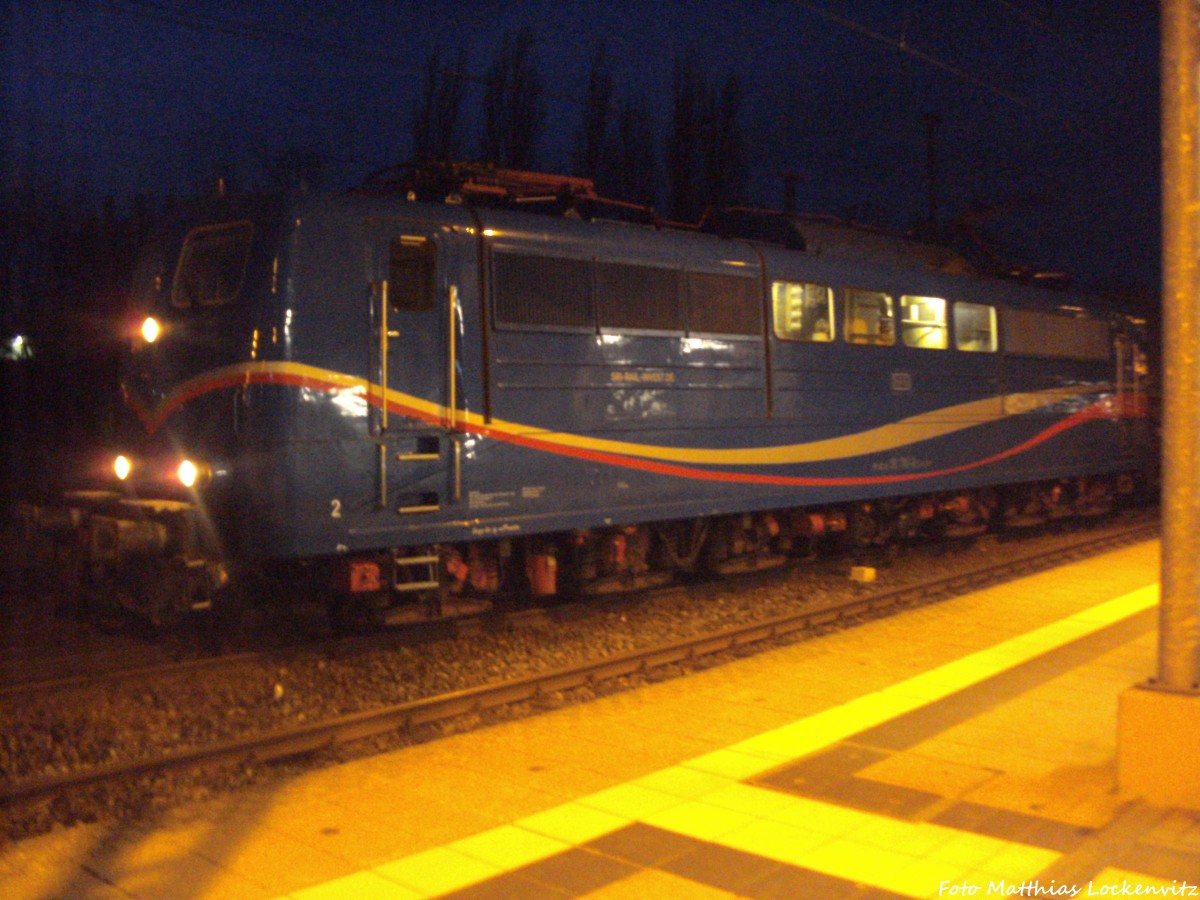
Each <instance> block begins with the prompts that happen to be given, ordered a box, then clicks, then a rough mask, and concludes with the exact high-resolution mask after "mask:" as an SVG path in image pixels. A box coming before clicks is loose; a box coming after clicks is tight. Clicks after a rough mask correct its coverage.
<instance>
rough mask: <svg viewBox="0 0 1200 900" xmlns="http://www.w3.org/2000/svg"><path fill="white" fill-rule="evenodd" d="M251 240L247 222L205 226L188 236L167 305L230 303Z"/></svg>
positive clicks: (238, 286) (241, 276)
mask: <svg viewBox="0 0 1200 900" xmlns="http://www.w3.org/2000/svg"><path fill="white" fill-rule="evenodd" d="M253 237H254V225H253V224H252V223H250V222H230V223H228V224H225V225H208V226H205V227H203V228H197V229H195V230H194V231H192V232H191V233H190V234H188V236H187V237H186V238H185V239H184V241H183V249H182V250H181V251H180V253H179V264H178V265H177V266H176V268H175V279H174V281H173V282H172V285H171V305H172V306H176V307H179V308H181V309H186V308H188V307H192V306H221V305H222V304H225V303H229V302H231V301H232V300H233V299H234V298H235V297H236V296H237V295H238V291H240V290H241V289H242V281H243V280H244V279H245V277H246V262H247V260H249V258H250V241H251V240H252V239H253Z"/></svg>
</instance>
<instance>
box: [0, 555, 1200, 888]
mask: <svg viewBox="0 0 1200 900" xmlns="http://www.w3.org/2000/svg"><path fill="white" fill-rule="evenodd" d="M1157 577H1158V544H1157V543H1156V542H1146V543H1142V544H1137V545H1134V546H1130V547H1127V548H1124V549H1121V550H1118V551H1114V552H1112V553H1108V554H1105V555H1104V556H1101V557H1096V558H1093V559H1090V560H1087V561H1083V562H1078V563H1074V564H1071V565H1068V566H1065V567H1063V568H1060V569H1056V570H1054V571H1050V572H1044V573H1041V574H1037V575H1033V576H1030V577H1026V578H1022V579H1019V580H1017V581H1014V582H1010V583H1008V584H1005V585H1003V586H998V587H994V588H989V589H987V590H982V591H979V592H976V593H973V594H969V595H966V596H963V597H959V598H956V599H953V600H948V601H945V602H941V603H938V604H935V605H930V606H927V607H922V608H919V609H913V610H908V611H905V612H903V613H901V614H898V615H895V616H892V617H889V618H885V619H880V620H876V621H872V622H868V623H866V624H864V625H862V626H860V627H856V628H853V629H849V630H845V631H838V632H835V633H831V634H828V635H826V636H823V637H818V638H814V639H811V640H807V641H804V642H801V643H797V644H794V645H790V646H787V647H783V648H780V649H775V650H771V651H769V652H765V653H762V654H759V655H756V656H753V657H748V658H746V659H743V660H739V661H737V662H733V663H730V664H727V665H722V666H719V667H714V668H711V669H707V670H704V671H701V672H697V673H694V674H691V675H688V676H687V677H683V678H678V679H674V680H671V681H665V682H661V683H658V684H654V685H651V686H648V687H645V688H642V689H638V690H636V691H631V692H628V693H623V694H617V695H612V696H608V697H606V698H602V699H598V700H595V701H593V702H591V703H586V704H582V705H576V706H571V707H568V708H563V709H560V710H556V711H552V712H547V713H544V714H542V715H539V716H536V717H533V718H528V719H523V720H520V721H514V722H509V723H505V724H501V725H496V726H492V727H489V728H484V729H482V730H479V731H475V732H472V733H469V734H462V735H457V736H453V737H448V738H446V739H443V740H439V741H435V742H432V743H428V744H424V745H420V746H414V747H410V748H406V749H403V750H399V751H395V752H391V753H386V754H382V755H379V756H374V757H370V758H365V759H361V760H357V761H354V762H350V763H346V764H344V765H340V766H337V767H332V768H328V769H325V770H321V771H314V772H311V773H307V774H304V775H302V776H299V777H296V778H294V779H290V780H286V781H281V782H278V783H274V784H270V785H264V786H258V787H255V788H252V789H247V790H242V791H237V792H231V793H230V794H228V795H227V796H225V797H222V798H220V799H218V800H214V801H207V802H204V803H201V804H197V805H194V806H187V807H184V808H179V809H174V810H171V811H169V812H165V813H163V814H161V815H158V816H156V817H154V818H153V819H148V820H146V821H143V822H139V823H135V824H133V825H124V826H120V827H117V826H101V825H95V826H85V827H79V828H73V829H63V830H60V831H56V832H54V833H51V834H48V835H45V836H42V837H38V838H34V839H31V840H28V841H24V842H21V843H19V844H12V845H9V846H7V847H4V848H3V850H2V851H0V895H3V896H5V897H9V898H15V897H20V898H26V897H28V898H33V897H37V898H43V897H64V898H75V897H88V898H91V897H96V898H127V897H138V898H154V900H160V898H172V897H177V898H201V897H203V898H210V897H219V898H225V897H230V898H233V897H236V898H271V897H288V898H295V900H331V898H356V900H357V898H416V897H435V896H451V897H456V898H519V900H525V898H562V897H588V898H605V900H613V898H720V897H752V898H818V900H825V898H829V900H837V898H886V897H956V898H963V897H976V898H982V897H999V896H1007V897H1013V896H1026V897H1035V896H1039V897H1051V896H1054V897H1058V896H1091V897H1096V896H1108V897H1127V896H1156V895H1157V896H1195V895H1197V894H1198V893H1200V892H1198V891H1195V889H1194V888H1195V885H1197V884H1198V883H1200V813H1195V812H1189V811H1185V810H1178V809H1169V808H1162V807H1153V806H1149V805H1147V804H1145V803H1142V802H1135V801H1126V800H1123V799H1122V798H1121V797H1120V796H1119V795H1118V793H1117V791H1116V769H1115V759H1116V733H1117V725H1116V710H1117V697H1118V695H1119V694H1120V693H1121V692H1122V691H1124V690H1125V689H1126V688H1129V687H1131V686H1132V685H1135V684H1138V683H1140V682H1143V681H1145V680H1146V678H1147V677H1148V676H1150V675H1151V674H1152V673H1153V671H1154V669H1155V664H1156V663H1155V660H1156V653H1157V636H1156V629H1155V626H1156V604H1157V600H1158V588H1157V584H1156V579H1157Z"/></svg>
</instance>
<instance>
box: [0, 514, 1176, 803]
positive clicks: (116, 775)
mask: <svg viewBox="0 0 1200 900" xmlns="http://www.w3.org/2000/svg"><path fill="white" fill-rule="evenodd" d="M1156 534H1157V524H1143V525H1138V526H1135V527H1133V528H1131V529H1129V530H1127V531H1123V532H1121V533H1118V534H1115V535H1114V534H1109V535H1105V536H1103V537H1101V538H1096V539H1093V540H1090V541H1082V542H1079V543H1077V544H1073V545H1070V546H1067V547H1060V548H1057V549H1054V550H1049V551H1044V552H1041V553H1038V554H1034V555H1032V556H1030V557H1027V558H1024V559H1020V560H1016V561H1012V562H1005V563H1000V564H996V565H990V566H986V567H983V568H981V569H978V570H975V571H972V572H968V573H959V574H955V575H952V576H949V577H946V578H943V579H938V580H937V581H934V582H929V583H924V584H918V585H910V586H906V587H901V588H896V589H893V590H888V591H882V592H879V593H873V594H870V595H869V596H865V597H859V598H855V599H852V600H850V601H848V602H847V601H842V602H835V603H830V604H828V605H826V606H822V607H817V608H809V609H805V610H798V611H796V612H791V613H787V614H784V615H780V616H776V617H774V618H771V619H767V620H764V621H761V622H756V623H753V624H749V625H739V626H732V627H729V628H726V629H723V630H721V631H718V632H713V633H711V634H707V635H700V636H697V637H691V638H687V639H683V640H679V641H674V642H670V643H667V644H660V645H657V646H653V647H648V648H642V649H638V650H631V651H628V652H626V653H622V654H618V655H616V656H610V657H606V658H604V659H600V660H594V661H590V662H585V663H581V664H578V665H573V666H568V667H563V668H559V669H554V670H550V671H547V672H542V673H537V674H533V675H528V676H525V677H522V678H518V679H513V680H510V681H504V682H499V683H490V684H483V685H478V686H475V687H470V688H465V689H463V690H460V691H455V692H453V693H450V694H442V695H438V696H434V697H427V698H423V699H419V700H413V701H408V702H406V703H401V704H397V705H394V706H387V707H381V708H379V709H374V710H365V711H362V712H357V713H352V714H349V715H345V716H339V717H336V718H332V719H326V720H323V721H320V722H316V723H312V724H308V725H304V726H299V727H295V728H289V729H285V730H279V731H274V732H268V733H266V734H257V735H251V736H247V737H244V738H237V739H234V740H229V741H225V742H220V743H217V744H213V745H209V746H205V747H196V748H188V749H181V750H177V751H170V752H167V753H164V754H163V755H161V756H160V757H157V758H146V759H140V760H131V761H128V762H123V763H114V764H112V765H108V766H99V767H95V768H91V769H86V770H82V771H79V772H73V773H70V774H67V775H52V776H44V777H40V778H34V779H29V780H26V781H22V782H19V783H17V784H11V785H7V786H4V787H2V788H0V806H13V805H16V804H19V803H24V802H29V801H33V800H37V799H41V798H45V797H49V796H53V795H56V794H62V793H64V792H67V791H72V790H78V789H81V788H86V787H91V786H96V785H100V784H109V783H116V782H122V781H125V780H127V779H130V778H136V777H140V776H145V775H152V774H165V773H167V772H170V771H182V770H186V769H194V768H208V767H212V768H215V767H217V766H221V765H229V764H235V763H247V762H250V763H260V764H261V763H267V762H273V761H277V760H282V759H286V758H289V757H295V756H300V755H304V754H310V753H313V752H317V751H321V750H328V749H332V748H334V747H337V746H338V745H341V744H346V743H350V742H352V741H356V740H361V739H364V738H368V737H375V736H378V735H381V734H385V733H388V732H393V731H397V730H399V729H411V728H413V727H416V726H419V725H424V724H429V723H434V722H441V721H446V720H449V719H453V718H456V717H458V716H463V715H469V714H479V713H482V712H486V711H488V710H492V709H496V708H499V707H504V706H509V705H512V704H516V703H522V702H527V701H530V700H536V699H538V698H539V697H542V696H545V695H547V694H551V693H555V692H561V691H569V690H574V689H577V688H582V687H592V686H595V685H597V684H600V683H603V682H606V681H611V680H614V679H617V678H622V677H626V676H629V675H635V674H638V673H646V672H650V671H652V670H655V669H659V668H662V667H665V666H668V665H674V664H678V663H688V662H695V661H697V660H700V659H702V658H704V657H708V656H714V655H716V654H719V653H725V652H728V651H732V650H737V649H739V648H742V647H746V646H749V645H753V644H760V643H764V642H767V641H771V640H776V639H780V638H786V637H788V636H789V635H792V634H795V633H796V632H800V631H804V630H806V629H811V628H816V627H821V626H826V625H831V624H837V623H842V622H846V621H849V620H853V619H855V618H859V617H863V616H870V615H878V614H880V613H883V612H885V611H888V610H897V609H901V608H905V607H908V606H914V605H917V604H919V603H927V602H931V601H932V600H934V599H937V598H944V597H947V596H953V595H957V594H960V593H963V592H965V591H968V590H977V589H979V588H981V587H983V586H986V585H988V584H995V583H999V582H1002V581H1004V580H1008V579H1010V578H1013V577H1016V576H1018V575H1020V574H1025V573H1028V572H1031V571H1041V570H1045V569H1047V568H1050V567H1053V566H1055V565H1062V564H1064V563H1065V562H1066V561H1070V560H1073V559H1077V558H1084V557H1087V556H1092V555H1095V554H1097V553H1100V552H1104V551H1106V550H1110V549H1115V548H1117V547H1120V546H1125V545H1127V544H1130V543H1133V542H1136V541H1138V540H1144V539H1148V538H1150V537H1153V536H1156Z"/></svg>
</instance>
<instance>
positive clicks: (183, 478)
mask: <svg viewBox="0 0 1200 900" xmlns="http://www.w3.org/2000/svg"><path fill="white" fill-rule="evenodd" d="M176 474H177V475H178V476H179V483H180V484H182V485H183V486H184V487H188V488H190V487H193V486H194V485H195V484H196V479H197V478H198V477H199V475H200V470H199V469H197V468H196V464H195V463H194V462H192V461H191V460H190V459H185V460H184V461H183V462H181V463H180V464H179V471H178V472H177V473H176Z"/></svg>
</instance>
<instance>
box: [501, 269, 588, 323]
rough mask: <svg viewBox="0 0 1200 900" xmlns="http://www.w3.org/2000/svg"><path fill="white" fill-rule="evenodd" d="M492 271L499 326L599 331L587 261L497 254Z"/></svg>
mask: <svg viewBox="0 0 1200 900" xmlns="http://www.w3.org/2000/svg"><path fill="white" fill-rule="evenodd" d="M493 270H494V272H495V293H494V296H495V301H496V321H497V322H499V323H502V324H505V325H535V326H551V327H558V328H588V329H594V328H595V327H596V313H595V304H594V302H593V299H592V266H591V263H589V262H587V261H586V260H582V259H564V258H558V257H553V256H533V255H530V254H526V253H502V252H497V253H496V254H495V256H494V257H493Z"/></svg>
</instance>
